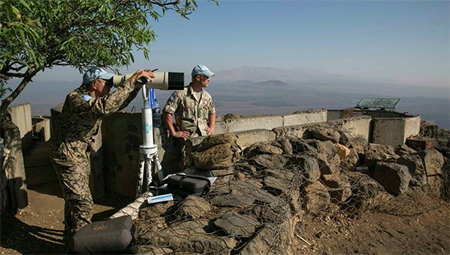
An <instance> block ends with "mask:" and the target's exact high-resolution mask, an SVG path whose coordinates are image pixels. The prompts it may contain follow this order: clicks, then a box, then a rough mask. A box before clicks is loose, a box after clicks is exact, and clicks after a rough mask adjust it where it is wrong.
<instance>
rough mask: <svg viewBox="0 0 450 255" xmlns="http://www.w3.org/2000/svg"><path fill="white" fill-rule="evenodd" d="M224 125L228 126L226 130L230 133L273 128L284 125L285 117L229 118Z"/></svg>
mask: <svg viewBox="0 0 450 255" xmlns="http://www.w3.org/2000/svg"><path fill="white" fill-rule="evenodd" d="M224 125H225V127H226V130H227V131H228V132H230V133H231V132H240V131H247V130H256V129H268V130H272V129H273V128H276V127H282V126H283V117H282V116H261V117H249V118H240V119H236V120H227V121H225V122H224Z"/></svg>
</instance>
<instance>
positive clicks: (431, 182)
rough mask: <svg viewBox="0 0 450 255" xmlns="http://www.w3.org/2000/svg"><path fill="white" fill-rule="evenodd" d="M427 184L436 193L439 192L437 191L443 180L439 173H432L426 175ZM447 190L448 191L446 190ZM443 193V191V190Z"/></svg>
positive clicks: (441, 186)
mask: <svg viewBox="0 0 450 255" xmlns="http://www.w3.org/2000/svg"><path fill="white" fill-rule="evenodd" d="M427 182H428V186H429V187H430V188H431V190H433V191H434V192H436V193H439V191H441V190H442V188H443V181H442V178H441V176H439V175H432V176H428V177H427ZM447 192H448V191H447ZM443 193H444V194H445V191H444V192H443Z"/></svg>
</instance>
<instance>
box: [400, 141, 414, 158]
mask: <svg viewBox="0 0 450 255" xmlns="http://www.w3.org/2000/svg"><path fill="white" fill-rule="evenodd" d="M395 153H396V154H397V155H400V156H403V155H409V154H416V153H417V151H416V150H414V149H413V148H411V147H408V146H406V145H404V144H402V145H399V146H397V148H396V149H395Z"/></svg>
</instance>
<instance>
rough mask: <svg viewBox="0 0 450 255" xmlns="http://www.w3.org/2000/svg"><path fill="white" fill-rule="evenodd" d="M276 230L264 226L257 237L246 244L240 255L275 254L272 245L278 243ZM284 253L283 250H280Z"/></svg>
mask: <svg viewBox="0 0 450 255" xmlns="http://www.w3.org/2000/svg"><path fill="white" fill-rule="evenodd" d="M276 239H277V235H276V230H275V229H271V228H269V227H267V226H264V227H263V228H262V229H261V230H260V231H258V233H257V234H256V236H255V237H254V238H252V239H250V240H249V241H248V242H246V243H245V246H244V247H243V248H242V249H241V250H240V252H239V253H238V254H239V255H267V254H273V251H272V244H273V243H274V242H275V241H276ZM279 251H280V252H282V250H279Z"/></svg>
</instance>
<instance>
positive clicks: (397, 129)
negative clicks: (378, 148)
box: [371, 117, 420, 146]
mask: <svg viewBox="0 0 450 255" xmlns="http://www.w3.org/2000/svg"><path fill="white" fill-rule="evenodd" d="M372 123H373V125H372V139H371V142H372V143H378V144H385V145H391V146H397V145H401V144H404V143H405V141H406V138H408V137H410V136H414V135H418V134H419V131H420V117H409V118H373V119H372Z"/></svg>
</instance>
